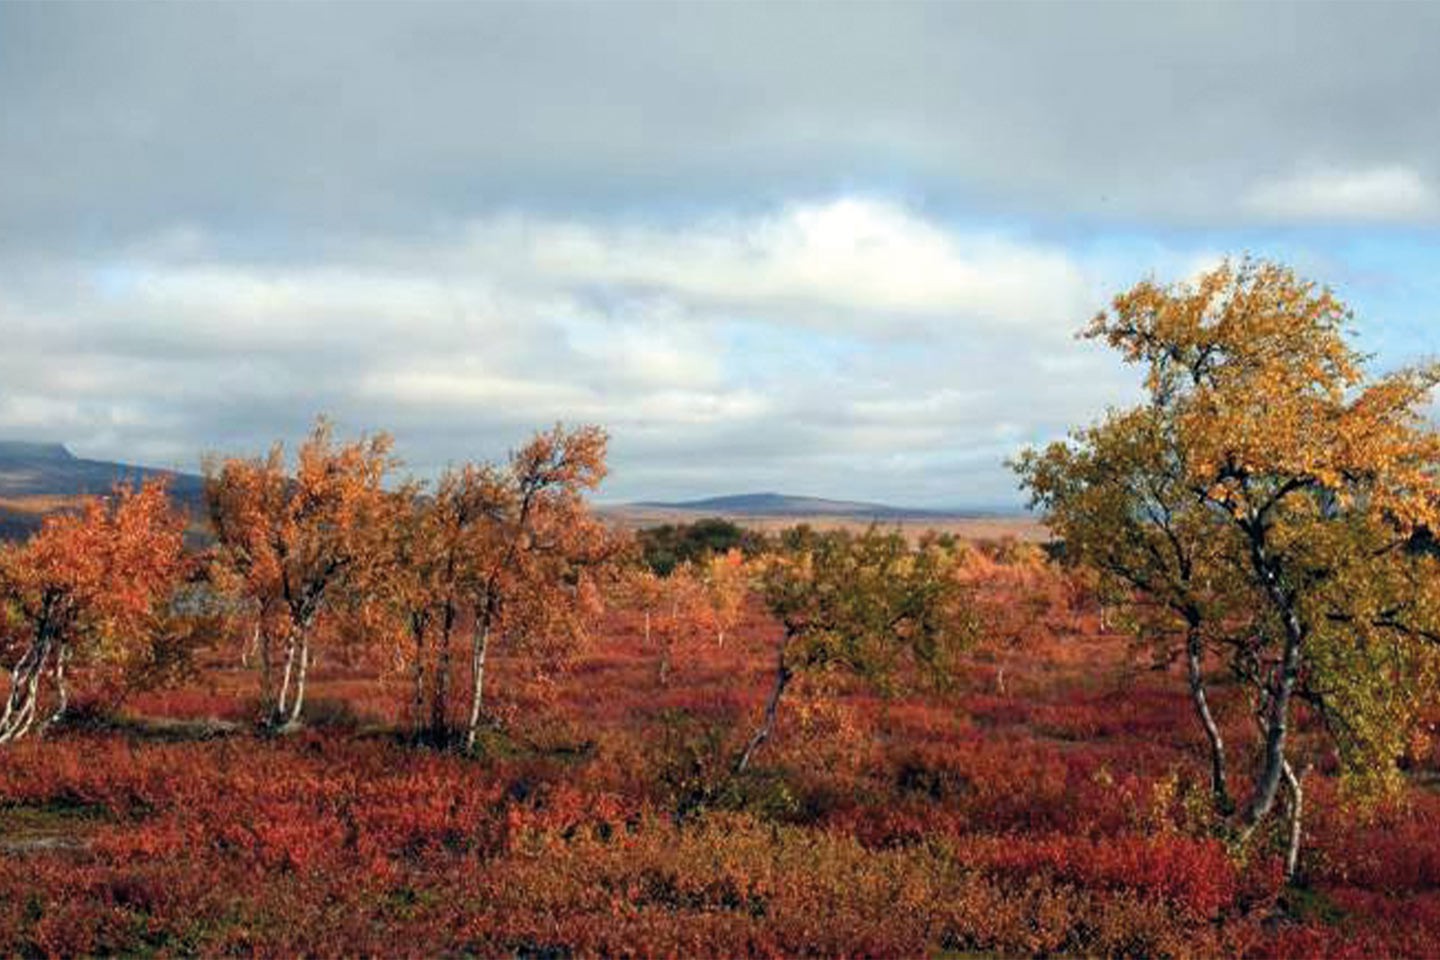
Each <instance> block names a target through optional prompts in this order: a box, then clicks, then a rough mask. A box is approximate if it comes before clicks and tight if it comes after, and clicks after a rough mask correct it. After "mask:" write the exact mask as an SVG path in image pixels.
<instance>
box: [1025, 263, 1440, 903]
mask: <svg viewBox="0 0 1440 960" xmlns="http://www.w3.org/2000/svg"><path fill="white" fill-rule="evenodd" d="M1351 319H1352V317H1351V314H1350V312H1349V311H1348V309H1346V308H1345V306H1344V305H1343V304H1341V303H1340V302H1339V301H1338V300H1337V299H1336V298H1335V297H1334V295H1333V294H1332V293H1330V292H1329V291H1327V290H1323V289H1320V288H1318V287H1317V286H1316V285H1314V284H1312V283H1309V282H1307V281H1304V280H1302V279H1300V278H1298V277H1296V276H1295V275H1294V273H1293V272H1291V271H1290V270H1289V269H1287V268H1285V267H1283V266H1280V265H1278V264H1273V263H1265V262H1256V261H1245V262H1242V263H1241V264H1239V265H1233V264H1228V263H1227V264H1225V265H1223V266H1221V267H1219V268H1217V269H1216V270H1213V271H1211V272H1209V273H1207V274H1205V275H1204V276H1202V277H1200V278H1199V279H1198V280H1197V281H1196V282H1194V283H1193V284H1189V285H1182V286H1175V287H1162V286H1159V285H1157V284H1155V283H1153V282H1145V283H1141V284H1139V285H1137V286H1136V287H1135V288H1133V289H1132V290H1130V291H1129V292H1127V293H1125V294H1122V295H1121V296H1119V297H1117V298H1116V299H1115V301H1114V304H1113V306H1112V309H1111V310H1110V311H1108V312H1106V313H1102V314H1101V315H1100V316H1098V317H1097V318H1096V319H1095V321H1094V322H1093V323H1092V324H1091V325H1090V327H1089V328H1088V330H1087V331H1086V335H1087V336H1089V337H1092V338H1097V339H1102V340H1104V341H1106V342H1107V343H1109V344H1110V345H1111V346H1113V347H1114V348H1116V349H1117V350H1119V351H1120V353H1121V355H1122V356H1123V357H1124V359H1125V360H1126V361H1127V362H1129V363H1132V364H1136V365H1139V366H1140V367H1142V368H1143V369H1144V371H1145V381H1144V382H1145V388H1146V392H1147V395H1148V398H1147V401H1146V402H1145V403H1144V404H1142V405H1141V407H1139V408H1137V410H1135V411H1134V412H1132V413H1130V414H1126V415H1121V416H1117V417H1114V418H1112V419H1111V421H1109V422H1108V423H1107V424H1104V425H1101V426H1100V427H1097V428H1095V429H1093V430H1092V431H1090V432H1088V433H1081V434H1077V435H1076V436H1075V437H1074V438H1072V440H1071V441H1070V442H1069V443H1068V444H1061V445H1058V446H1054V447H1051V448H1050V449H1049V450H1048V451H1046V452H1044V453H1041V454H1031V455H1029V456H1027V457H1026V458H1022V460H1021V461H1020V467H1021V473H1022V476H1023V477H1024V478H1025V482H1026V483H1027V484H1028V485H1029V486H1030V488H1031V490H1032V492H1034V493H1035V494H1036V496H1037V501H1038V502H1039V503H1040V504H1041V505H1042V506H1043V507H1045V509H1046V511H1047V514H1048V516H1049V517H1050V518H1051V519H1052V520H1053V521H1054V522H1056V523H1057V525H1058V526H1059V527H1060V528H1061V529H1062V530H1066V531H1068V532H1071V533H1074V534H1075V535H1076V536H1077V539H1078V540H1080V541H1081V542H1082V544H1083V551H1082V552H1086V553H1088V555H1089V556H1090V558H1091V559H1092V560H1094V559H1096V558H1099V559H1100V561H1101V562H1102V564H1104V563H1108V564H1109V565H1110V566H1111V567H1112V568H1115V569H1117V570H1118V568H1119V567H1120V566H1122V565H1123V566H1124V567H1126V568H1127V569H1128V570H1130V571H1131V572H1132V573H1141V574H1145V575H1146V576H1142V577H1131V580H1132V583H1133V584H1134V585H1135V586H1136V587H1137V589H1139V590H1141V591H1142V592H1143V593H1145V594H1146V595H1148V596H1149V597H1150V598H1152V599H1157V600H1160V601H1161V602H1164V603H1167V604H1170V605H1171V606H1172V607H1174V606H1176V604H1177V603H1178V605H1179V607H1182V608H1183V607H1185V606H1186V604H1187V602H1188V600H1196V599H1199V600H1202V601H1203V600H1205V598H1206V596H1207V595H1208V596H1214V595H1215V594H1216V590H1217V588H1216V583H1217V582H1218V581H1222V580H1223V581H1224V583H1225V584H1226V586H1225V587H1224V591H1223V592H1224V593H1225V594H1226V595H1228V596H1229V597H1230V598H1232V599H1237V600H1242V601H1243V604H1244V606H1243V609H1242V610H1241V611H1239V616H1240V617H1241V618H1242V619H1241V620H1240V621H1239V623H1238V625H1237V623H1236V622H1235V620H1234V616H1235V615H1236V614H1235V612H1234V611H1230V612H1229V613H1227V614H1223V615H1219V616H1217V615H1216V614H1215V612H1213V611H1211V612H1210V613H1208V614H1207V613H1206V611H1205V609H1204V608H1205V606H1206V605H1207V604H1206V603H1198V604H1196V609H1197V610H1198V611H1199V612H1200V619H1201V620H1207V619H1208V620H1209V623H1210V635H1211V636H1216V637H1227V636H1228V637H1229V638H1230V639H1231V643H1230V645H1229V647H1230V667H1231V669H1232V671H1233V672H1234V673H1235V674H1236V676H1238V677H1239V678H1241V679H1242V680H1243V681H1244V682H1245V683H1246V685H1247V687H1248V689H1249V690H1250V692H1251V694H1252V698H1253V705H1254V710H1255V715H1256V718H1257V723H1258V726H1259V730H1260V750H1259V753H1258V756H1257V758H1256V761H1255V766H1254V773H1253V777H1252V784H1251V790H1250V794H1249V796H1248V798H1247V799H1246V800H1245V802H1244V803H1243V804H1241V805H1240V806H1239V809H1238V810H1237V812H1236V815H1235V823H1234V826H1235V828H1236V830H1237V832H1238V834H1239V836H1241V837H1242V838H1243V837H1247V836H1249V835H1250V834H1251V833H1252V832H1253V831H1254V830H1255V829H1256V827H1257V826H1259V824H1261V823H1262V822H1263V821H1265V819H1266V818H1267V817H1268V816H1269V815H1270V814H1271V812H1272V810H1273V809H1274V807H1275V804H1276V800H1277V797H1278V795H1279V794H1280V793H1281V791H1282V789H1284V790H1285V791H1286V793H1287V795H1288V806H1289V809H1290V827H1289V830H1288V835H1289V838H1290V839H1289V841H1288V846H1289V849H1288V850H1287V864H1288V866H1289V867H1290V871H1291V873H1292V874H1293V872H1294V868H1295V864H1296V858H1297V851H1298V846H1299V842H1300V836H1301V826H1300V811H1301V809H1302V807H1303V796H1302V785H1301V780H1300V775H1299V773H1298V771H1297V770H1296V768H1295V765H1294V764H1293V763H1292V755H1291V754H1292V750H1291V740H1292V737H1291V727H1292V723H1293V710H1294V704H1295V702H1296V701H1297V700H1300V701H1305V702H1308V703H1310V704H1311V705H1312V706H1313V707H1314V708H1315V709H1316V710H1317V712H1318V713H1319V714H1320V716H1321V717H1322V719H1323V721H1324V724H1325V729H1326V731H1327V732H1328V733H1329V734H1330V735H1331V742H1332V743H1333V745H1334V746H1335V747H1336V749H1337V750H1338V752H1339V756H1340V759H1341V762H1342V770H1343V772H1344V775H1345V779H1346V783H1347V785H1349V786H1350V787H1351V788H1352V789H1354V790H1356V791H1358V792H1360V793H1361V794H1374V793H1377V792H1385V791H1390V790H1393V789H1394V787H1395V786H1396V783H1397V781H1396V774H1395V759H1396V756H1397V754H1398V753H1399V751H1400V749H1401V745H1402V744H1403V742H1404V741H1405V739H1406V738H1407V737H1408V734H1409V731H1410V730H1411V729H1412V728H1413V725H1414V723H1415V722H1416V721H1417V720H1418V717H1419V712H1420V709H1421V708H1422V707H1423V706H1424V704H1425V703H1427V702H1429V701H1430V700H1431V698H1433V689H1434V684H1433V679H1434V676H1435V672H1436V663H1435V659H1436V658H1435V652H1436V648H1435V642H1436V639H1437V637H1440V603H1437V599H1436V592H1437V590H1440V572H1437V569H1436V559H1435V557H1434V556H1433V554H1431V553H1429V552H1427V551H1423V550H1415V549H1411V548H1410V547H1411V545H1412V544H1415V543H1417V542H1420V541H1422V540H1423V539H1424V538H1425V537H1427V536H1428V535H1429V534H1430V532H1432V531H1434V530H1435V529H1437V526H1440V493H1437V475H1440V437H1437V434H1436V432H1435V430H1434V428H1433V427H1431V426H1429V425H1428V424H1427V421H1426V420H1425V417H1424V408H1425V404H1426V403H1427V401H1428V398H1429V396H1430V393H1431V391H1432V389H1433V387H1434V386H1435V385H1436V383H1437V381H1440V369H1437V368H1436V367H1433V366H1432V367H1421V368H1415V369H1408V370H1401V371H1398V372H1395V373H1391V374H1388V375H1384V376H1374V375H1371V374H1370V373H1369V372H1368V371H1367V370H1366V362H1365V358H1364V357H1363V356H1362V355H1360V354H1359V353H1358V352H1357V351H1356V350H1355V349H1354V348H1353V347H1351V346H1350V345H1349V343H1348V341H1347V338H1346V328H1347V326H1348V325H1349V323H1350V321H1351ZM1106 503H1108V506H1104V507H1101V506H1100V505H1101V504H1106ZM1107 517H1108V519H1106V518H1107ZM1172 536H1174V537H1175V538H1176V539H1177V540H1178V541H1179V543H1180V547H1179V548H1178V549H1177V548H1176V545H1175V543H1170V545H1169V546H1170V549H1171V554H1170V555H1169V556H1168V557H1165V558H1164V559H1163V562H1161V561H1156V560H1155V559H1154V557H1153V556H1152V557H1151V558H1149V559H1147V558H1146V557H1145V556H1144V554H1146V553H1148V552H1149V551H1151V550H1152V548H1157V547H1160V546H1163V545H1164V544H1165V542H1166V541H1168V540H1169V539H1170V538H1171V537H1172ZM1182 555H1184V556H1186V557H1187V558H1188V560H1189V561H1193V563H1194V564H1195V569H1193V570H1191V571H1190V573H1189V576H1186V575H1185V573H1186V571H1185V569H1184V566H1185V565H1184V564H1182V563H1181V557H1182ZM1107 557H1108V560H1107ZM1147 571H1149V572H1152V573H1159V574H1163V575H1159V576H1157V577H1156V578H1155V580H1154V582H1147V579H1146V577H1147V576H1148V573H1147ZM1197 571H1203V575H1202V577H1201V579H1200V580H1199V581H1197V580H1196V579H1195V576H1194V574H1195V573H1196V572H1197ZM1206 578H1210V579H1209V582H1208V585H1207V584H1206ZM1197 583H1199V585H1200V586H1201V587H1202V590H1201V591H1200V593H1199V594H1194V593H1193V592H1192V591H1193V588H1194V587H1195V586H1196V585H1197ZM1182 616H1183V614H1182ZM1187 626H1188V620H1187Z"/></svg>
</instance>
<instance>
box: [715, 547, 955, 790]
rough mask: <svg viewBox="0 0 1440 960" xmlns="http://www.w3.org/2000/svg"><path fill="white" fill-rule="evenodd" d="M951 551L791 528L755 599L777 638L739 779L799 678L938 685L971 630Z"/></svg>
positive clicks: (738, 768)
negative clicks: (820, 674)
mask: <svg viewBox="0 0 1440 960" xmlns="http://www.w3.org/2000/svg"><path fill="white" fill-rule="evenodd" d="M956 559H957V557H956V554H955V552H954V551H953V550H951V549H948V548H946V547H944V546H942V545H941V544H940V543H939V542H938V541H935V540H928V541H926V542H924V543H922V544H921V545H920V546H919V547H918V548H913V549H912V548H911V547H910V545H909V544H908V543H907V542H906V540H905V538H904V536H902V535H901V534H899V533H884V532H881V531H880V530H878V529H875V528H871V529H870V530H868V531H866V532H865V533H863V534H859V535H855V534H850V533H847V532H844V531H834V532H826V533H817V532H815V531H812V530H810V529H808V528H805V527H800V528H796V529H794V530H791V531H788V532H787V533H786V535H785V536H784V538H783V539H782V542H781V547H780V549H779V550H778V551H777V552H776V553H775V554H773V555H772V556H770V557H768V558H766V560H765V562H764V567H763V572H762V573H761V582H762V587H761V593H762V596H763V597H764V601H765V605H766V607H767V609H769V611H770V613H771V614H772V615H773V616H774V617H775V618H776V619H777V620H779V621H780V624H781V627H782V633H781V636H780V640H779V642H778V644H777V645H776V650H775V672H774V679H773V681H772V683H771V688H770V694H769V696H768V698H767V699H766V701H765V708H764V713H763V715H762V718H761V721H760V724H759V726H758V727H757V728H756V729H755V732H754V733H753V734H752V735H751V737H750V739H749V741H748V742H747V743H746V745H745V748H744V750H743V751H742V752H741V753H740V755H739V757H738V758H737V759H736V761H735V771H736V772H737V773H743V772H744V771H745V769H746V768H747V767H748V766H749V765H750V762H751V760H752V758H753V757H754V755H755V752H756V751H757V750H758V749H759V748H760V747H761V746H762V745H763V744H764V743H765V742H766V741H767V740H769V739H770V737H771V736H772V735H773V734H774V730H775V723H776V717H777V716H778V713H779V707H780V701H781V698H782V697H783V696H784V695H785V692H786V690H788V689H789V687H790V684H791V683H792V682H793V681H794V680H795V679H796V678H797V677H798V676H801V675H803V674H805V673H806V672H810V671H815V670H821V669H840V670H845V671H847V672H849V673H852V674H853V675H855V676H858V677H860V678H862V679H864V680H866V681H867V682H870V683H872V684H875V685H877V686H879V687H881V688H882V689H884V688H888V687H889V686H890V685H891V684H892V682H893V681H894V678H895V677H896V676H897V675H898V674H899V671H901V669H902V668H906V667H908V668H911V669H912V670H914V671H915V674H914V675H915V676H916V677H917V678H918V679H932V680H944V679H945V678H946V677H948V676H949V675H950V674H951V673H952V672H953V669H954V666H955V662H956V658H957V656H958V655H959V654H960V653H961V652H962V651H963V650H965V649H967V648H968V647H969V646H970V644H971V643H972V642H973V641H974V639H975V635H976V630H975V623H974V619H973V617H972V616H971V611H970V608H969V604H968V602H967V596H966V591H965V590H964V588H963V587H962V585H961V583H960V579H959V577H958V576H957V575H956Z"/></svg>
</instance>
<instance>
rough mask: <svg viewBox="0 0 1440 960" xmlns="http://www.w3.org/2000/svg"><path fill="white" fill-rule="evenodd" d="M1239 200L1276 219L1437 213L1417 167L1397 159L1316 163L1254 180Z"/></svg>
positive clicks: (1396, 218)
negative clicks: (1358, 166) (1337, 165)
mask: <svg viewBox="0 0 1440 960" xmlns="http://www.w3.org/2000/svg"><path fill="white" fill-rule="evenodd" d="M1245 206H1246V208H1247V210H1248V211H1249V212H1251V213H1255V214H1259V215H1261V216H1263V217H1270V218H1274V219H1278V220H1282V221H1301V222H1304V221H1332V222H1350V223H1371V222H1396V223H1406V222H1413V223H1419V222H1426V221H1430V220H1433V219H1434V218H1435V217H1436V216H1437V215H1440V195H1437V194H1436V192H1435V188H1434V187H1433V186H1432V185H1431V184H1430V182H1429V181H1428V180H1426V179H1425V178H1424V177H1423V176H1421V174H1420V173H1419V172H1418V171H1416V170H1414V169H1412V168H1410V167H1407V166H1402V165H1398V164H1396V165H1389V166H1378V167H1370V168H1367V169H1362V170H1339V169H1332V168H1318V169H1312V170H1307V171H1303V172H1301V173H1297V174H1295V175H1293V176H1290V177H1285V178H1283V179H1278V180H1272V181H1267V182H1263V183H1261V184H1259V185H1258V186H1256V187H1255V188H1254V189H1253V190H1251V191H1250V193H1249V194H1248V195H1247V196H1246V198H1245Z"/></svg>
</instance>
